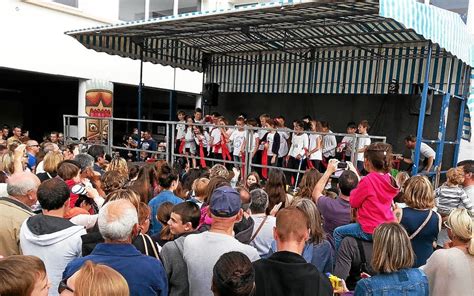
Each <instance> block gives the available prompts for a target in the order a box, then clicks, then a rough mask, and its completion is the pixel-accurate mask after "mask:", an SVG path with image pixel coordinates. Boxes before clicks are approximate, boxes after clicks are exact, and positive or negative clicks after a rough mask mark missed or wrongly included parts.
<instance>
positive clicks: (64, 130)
mask: <svg viewBox="0 0 474 296" xmlns="http://www.w3.org/2000/svg"><path fill="white" fill-rule="evenodd" d="M63 134H64V142H66V141H67V138H68V137H69V130H68V129H66V115H63Z"/></svg>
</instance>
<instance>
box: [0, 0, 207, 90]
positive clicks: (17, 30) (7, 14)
mask: <svg viewBox="0 0 474 296" xmlns="http://www.w3.org/2000/svg"><path fill="white" fill-rule="evenodd" d="M47 2H49V1H40V0H34V1H33V0H29V1H20V0H2V1H0V27H1V28H2V47H1V54H0V67H5V68H12V69H19V70H27V71H34V72H40V73H47V74H57V75H64V76H70V77H77V78H83V79H90V78H97V79H105V80H109V81H112V82H117V83H123V84H134V85H136V84H138V81H139V70H140V63H139V61H133V60H131V59H126V58H121V57H118V56H111V55H108V54H106V53H97V52H95V51H93V50H89V49H86V48H85V47H83V46H82V45H81V44H80V43H79V42H77V41H76V40H75V39H73V38H72V37H69V36H67V35H65V34H64V32H65V31H68V30H73V29H81V28H88V27H96V26H101V25H106V24H108V23H107V21H111V22H117V21H118V20H117V18H118V0H100V1H97V0H80V1H79V4H80V5H79V9H75V8H67V7H66V8H65V9H64V10H58V9H59V8H58V7H61V5H57V4H54V3H47ZM33 3H36V4H33ZM44 3H46V5H43V6H40V5H41V4H44ZM37 4H40V5H37ZM44 6H48V7H44ZM63 7H64V6H63ZM53 8H54V9H53ZM56 8H58V9H56ZM73 13H76V14H80V15H74V14H73ZM99 14H100V17H101V18H103V19H104V20H103V21H99V20H97V19H91V18H94V17H96V16H98V15H99ZM88 17H90V18H88ZM143 77H144V83H145V85H147V86H149V87H155V88H163V89H173V88H175V89H176V90H178V91H184V92H191V93H200V92H201V89H202V85H201V81H202V75H201V74H199V73H197V72H191V71H184V70H181V69H178V70H176V83H174V69H173V68H171V67H164V66H161V65H154V64H151V63H145V65H144V75H143Z"/></svg>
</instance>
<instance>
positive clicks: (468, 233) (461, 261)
mask: <svg viewBox="0 0 474 296" xmlns="http://www.w3.org/2000/svg"><path fill="white" fill-rule="evenodd" d="M444 226H445V227H446V228H447V229H448V236H449V238H450V239H451V242H450V243H449V244H447V245H446V249H443V250H438V251H436V252H434V253H433V255H432V256H431V257H430V258H429V259H428V261H427V262H426V265H424V266H422V267H421V269H423V271H424V272H425V273H426V275H427V276H428V280H429V285H430V295H432V296H438V295H439V296H450V295H453V296H454V295H469V296H472V295H474V221H473V218H472V217H471V216H470V215H469V213H468V211H467V210H466V209H455V210H453V211H452V212H451V214H450V215H449V217H448V220H447V221H445V222H444Z"/></svg>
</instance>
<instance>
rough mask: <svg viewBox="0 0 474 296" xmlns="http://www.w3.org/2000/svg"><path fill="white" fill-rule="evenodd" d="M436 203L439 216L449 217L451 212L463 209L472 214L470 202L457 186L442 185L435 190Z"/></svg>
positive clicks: (473, 208) (473, 207)
mask: <svg viewBox="0 0 474 296" xmlns="http://www.w3.org/2000/svg"><path fill="white" fill-rule="evenodd" d="M436 203H437V207H438V212H439V213H440V214H441V215H443V216H444V215H449V213H450V212H451V210H453V209H457V208H465V209H467V210H469V211H471V213H473V214H474V206H473V203H472V200H471V199H470V198H469V197H468V196H467V194H466V192H465V191H464V189H462V188H461V187H459V186H452V187H451V186H448V185H446V184H443V185H442V186H440V187H439V188H438V189H436Z"/></svg>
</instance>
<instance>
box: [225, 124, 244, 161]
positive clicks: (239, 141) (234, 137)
mask: <svg viewBox="0 0 474 296" xmlns="http://www.w3.org/2000/svg"><path fill="white" fill-rule="evenodd" d="M229 139H230V140H231V141H232V146H233V148H234V152H233V155H235V156H240V151H241V150H242V146H243V145H244V142H245V130H243V131H239V130H238V129H234V131H233V132H232V134H231V135H230V138H229Z"/></svg>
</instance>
